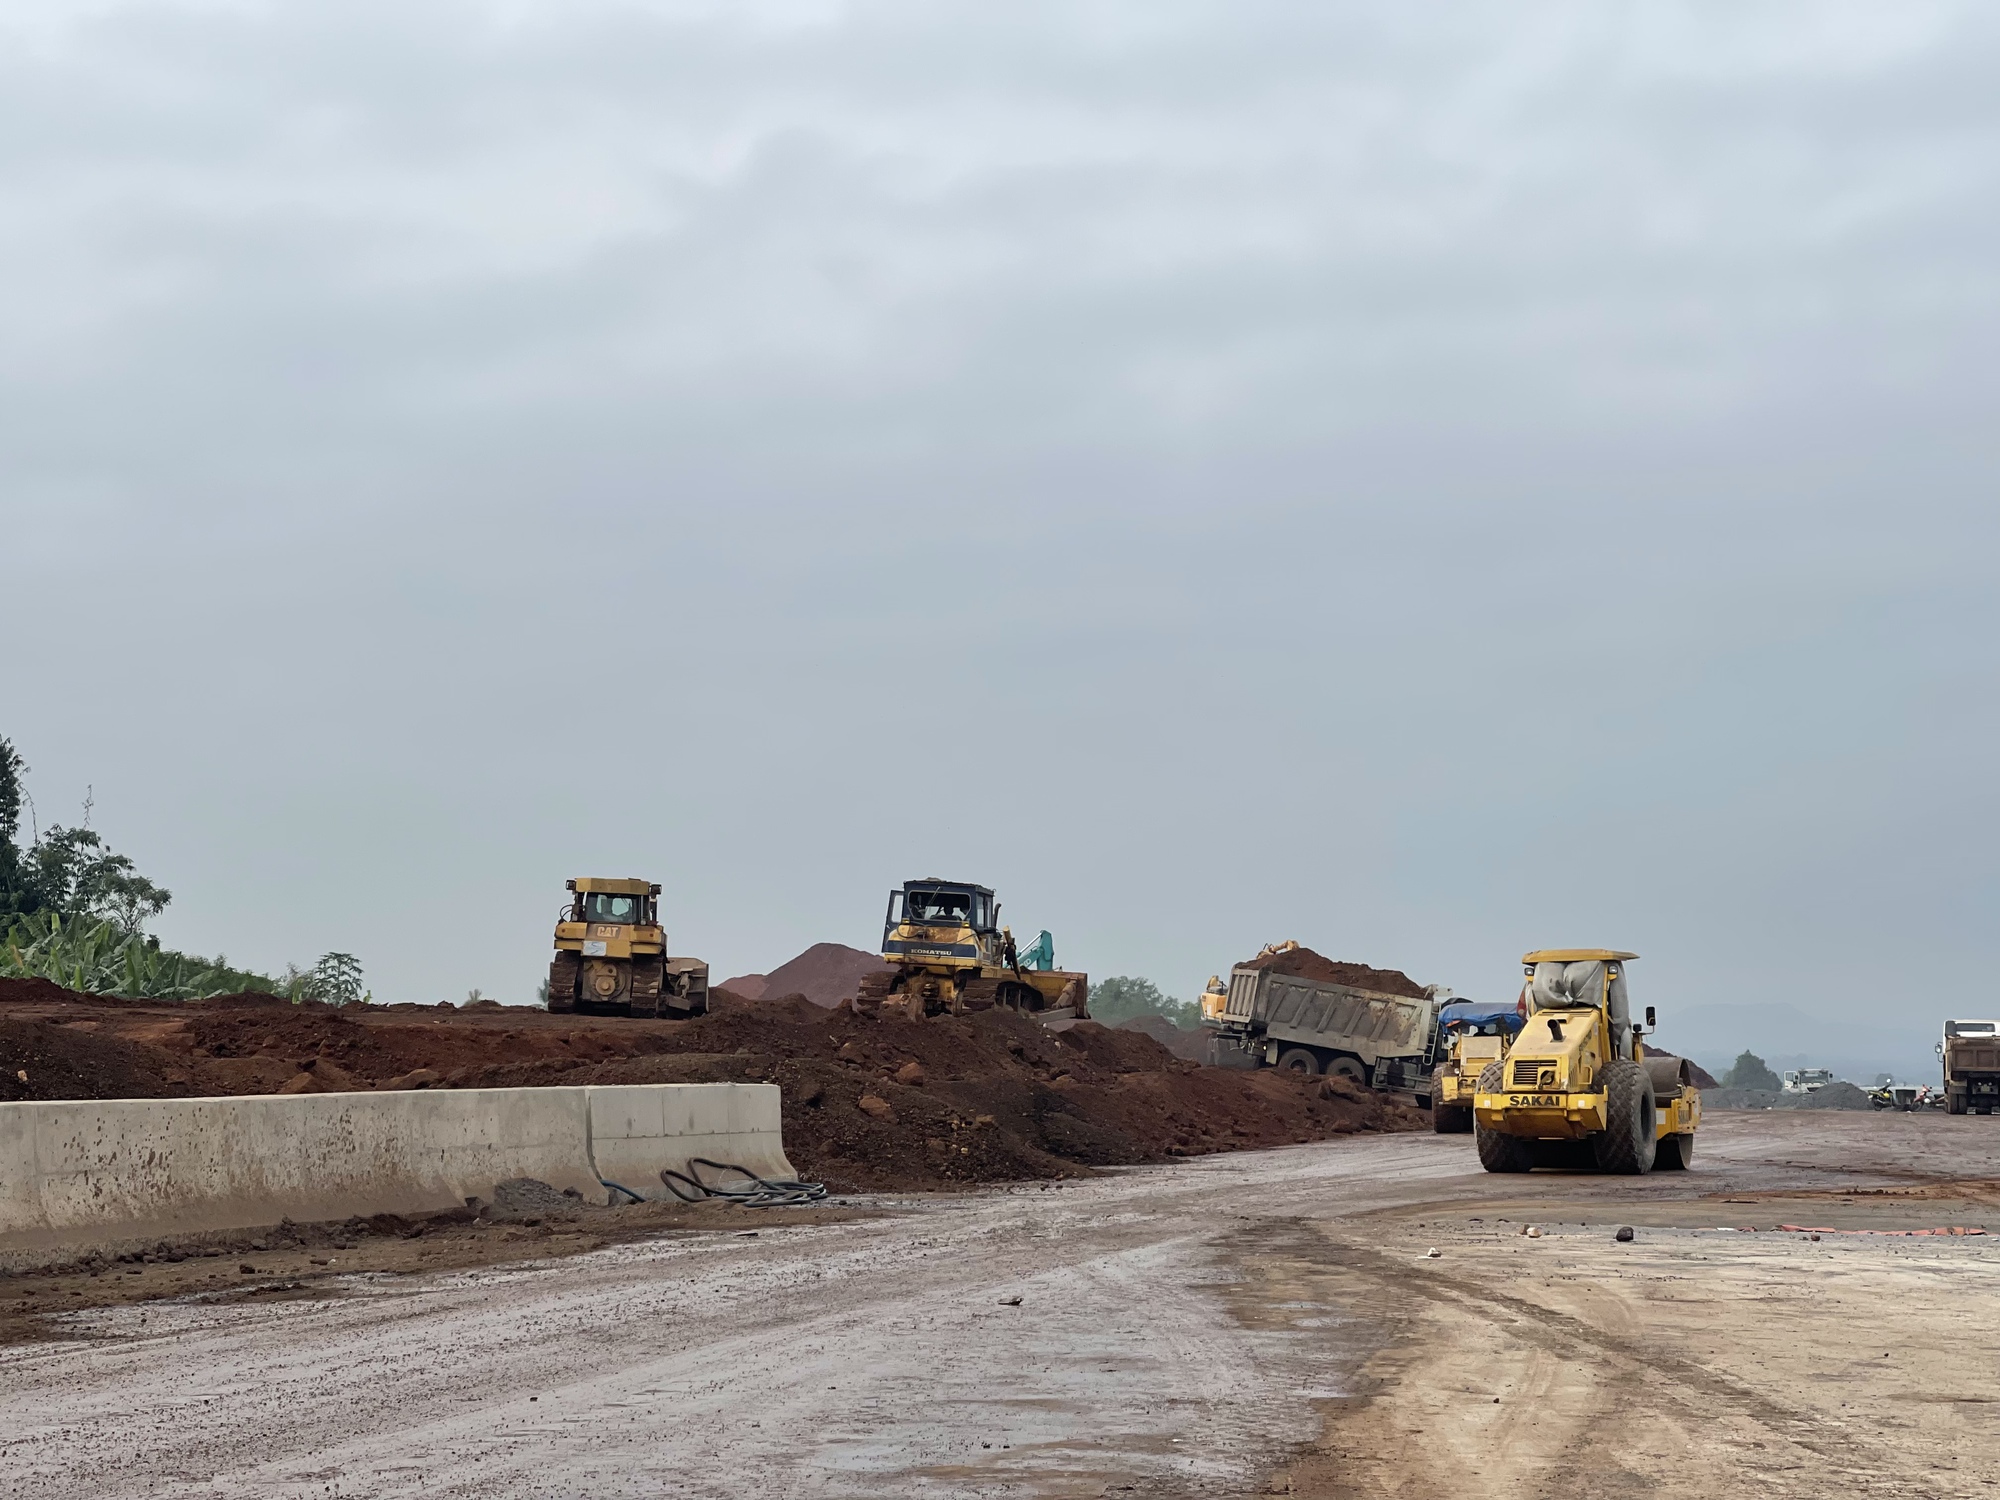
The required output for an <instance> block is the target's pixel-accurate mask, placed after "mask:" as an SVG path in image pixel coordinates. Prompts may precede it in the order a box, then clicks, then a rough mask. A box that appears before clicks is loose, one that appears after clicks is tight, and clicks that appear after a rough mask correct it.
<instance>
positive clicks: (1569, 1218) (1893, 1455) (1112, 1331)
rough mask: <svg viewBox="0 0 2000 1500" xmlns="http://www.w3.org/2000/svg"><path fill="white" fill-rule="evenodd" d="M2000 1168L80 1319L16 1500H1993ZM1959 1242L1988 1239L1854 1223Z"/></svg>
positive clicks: (1027, 1205) (901, 1234)
mask: <svg viewBox="0 0 2000 1500" xmlns="http://www.w3.org/2000/svg"><path fill="white" fill-rule="evenodd" d="M1996 1148H2000V1121H1994V1120H1984V1119H1977V1118H1967V1119H1949V1118H1945V1117H1942V1116H1921V1117H1918V1116H1899V1117H1893V1118H1885V1117H1882V1116H1874V1115H1843V1116H1838V1117H1835V1116H1832V1115H1830V1114H1829V1115H1821V1116H1816V1117H1815V1116H1807V1115H1801V1114H1761V1115H1749V1114H1738V1115H1716V1116H1711V1117H1710V1119H1709V1121H1708V1122H1707V1123H1706V1124H1705V1126H1704V1128H1703V1131H1702V1136H1701V1149H1700V1153H1699V1159H1698V1161H1697V1164H1696V1170H1694V1171H1692V1172H1689V1173H1686V1174H1662V1175H1656V1176H1653V1177H1649V1178H1643V1179H1607V1178H1599V1177H1593V1176H1584V1175H1570V1174H1552V1173H1536V1174H1534V1175H1532V1176H1530V1177H1526V1178H1495V1177H1489V1176H1486V1175H1485V1174H1483V1173H1481V1172H1480V1171H1479V1170H1478V1168H1477V1164H1476V1161H1475V1160H1474V1157H1473V1153H1472V1146H1471V1142H1470V1140H1469V1138H1466V1137H1434V1136H1421V1135H1393V1136H1357V1137H1352V1138H1348V1139H1344V1140H1338V1141H1330V1142H1320V1143H1315V1144H1312V1145H1305V1146H1296V1147H1288V1148H1284V1149H1279V1150H1273V1151H1265V1152H1249V1153H1240V1154H1234V1155H1228V1156H1215V1157H1206V1158H1202V1159H1199V1160H1194V1161H1189V1162H1184V1163H1179V1164H1175V1165H1170V1166H1160V1167H1141V1168H1135V1169H1129V1170H1124V1171H1120V1172H1118V1173H1116V1174H1113V1175H1109V1176H1104V1177H1099V1178H1094V1179H1090V1180H1087V1181H1081V1182H1069V1183H1065V1184H1060V1185H1046V1186H1045V1185H1041V1184H1030V1185H1026V1186H1021V1187H1014V1188H997V1189H987V1190H982V1191H979V1192H974V1193H967V1194H963V1195H951V1196H940V1197H933V1198H889V1199H880V1200H875V1201H874V1202H873V1204H872V1212H871V1213H869V1214H868V1215H867V1216H865V1217H861V1218H855V1219H848V1220H844V1221H836V1222H819V1223H796V1222H787V1221H786V1220H785V1219H784V1218H783V1217H781V1216H779V1215H778V1214H775V1213H774V1214H771V1215H768V1216H765V1217H762V1218H758V1219H756V1220H754V1221H750V1220H748V1219H747V1218H746V1220H745V1223H746V1224H752V1223H754V1228H755V1229H756V1233H755V1234H754V1235H752V1234H750V1233H748V1232H747V1231H746V1230H741V1229H727V1228H725V1229H719V1230H716V1231H713V1232H703V1233H696V1234H679V1235H676V1236H673V1237H671V1238H662V1239H640V1240H637V1241H633V1242H627V1243H621V1244H615V1245H608V1246H606V1247H604V1248H603V1249H600V1250H596V1251H592V1252H590V1253H586V1254H581V1255H575V1256H571V1257H568V1258H563V1259H559V1260H547V1261H539V1262H528V1263H522V1264H514V1265H498V1266H478V1267H470V1268H464V1269H459V1270H445V1271H426V1270H423V1269H421V1268H413V1269H410V1270H408V1271H404V1272H401V1273H397V1272H391V1271H370V1272H362V1273H357V1274H325V1275H322V1276H321V1277H320V1278H319V1279H316V1280H311V1281H306V1282H303V1283H301V1285H300V1287H299V1288H298V1290H297V1291H296V1292H295V1293H294V1294H293V1295H292V1296H290V1297H288V1298H285V1299H279V1300H264V1301H244V1300H241V1299H229V1298H225V1297H220V1296H217V1297H208V1296H204V1295H194V1296H187V1297H182V1298H178V1299H171V1300H158V1301H142V1302H135V1303H129V1304H125V1305H110V1306H99V1307H94V1308H91V1309H89V1310H87V1311H82V1312H76V1313H70V1314H67V1315H63V1316H61V1317H57V1318H52V1319H49V1320H47V1321H48V1322H49V1325H50V1326H49V1327H48V1329H47V1330H46V1331H47V1333H48V1335H49V1336H48V1337H45V1338H43V1339H42V1340H41V1341H39V1342H31V1343H24V1344H17V1345H14V1346H12V1347H10V1348H6V1349H4V1350H0V1496H20V1497H28V1496H34V1497H37V1500H42V1497H69V1496H74V1497H79V1500H81V1497H93V1500H95V1497H110V1496H148V1497H157V1496H216V1497H235V1496H244V1497H248V1496H271V1497H299V1500H305V1497H320V1500H328V1497H340V1496H350V1497H389V1496H478V1497H489V1500H491V1497H516V1496H519V1497H527V1496H551V1497H571V1496H575V1497H586V1496H588V1497H593V1500H615V1497H624V1496H660V1495H675V1496H731V1497H736V1496H744V1495H759V1496H829V1497H887V1496H940V1497H943V1496H1099V1495H1111V1496H1120V1495H1134V1496H1144V1495H1154V1496H1181V1495H1186V1496H1231V1495H1250V1494H1270V1493H1280V1494H1284V1493H1289V1494H1296V1495H1319V1496H1349V1495H1354V1496H1359V1495H1364V1494H1365V1495H1370V1496H1379V1495H1387V1496H1410V1497H1416V1496H1426V1497H1428V1496H1432V1495H1436V1494H1455V1493H1459V1492H1461V1491H1474V1492H1477V1493H1479V1494H1480V1495H1482V1496H1489V1497H1512V1496H1520V1497H1531V1496H1532V1497H1551V1500H1567V1497H1570V1496H1577V1497H1583V1496H1598V1495H1626V1494H1641V1493H1643V1494H1646V1495H1648V1496H1650V1497H1680V1496H1687V1497H1695V1496H1700V1497H1702V1500H1714V1497H1717V1496H1723V1495H1733V1494H1750V1493H1756V1494H1760V1495H1776V1496H1801V1497H1803V1496H1817V1495H1826V1494H1834V1493H1849V1494H1860V1495H1883V1496H1971V1495H1991V1494H1992V1493H1993V1492H1994V1485H1995V1483H1996V1481H2000V1462H1996V1455H2000V1445H1997V1444H1996V1440H1995V1437H1994V1434H1995V1433H1996V1432H1997V1431H2000V1353H1996V1351H2000V1182H1996V1180H1995V1179H1996V1178H2000V1171H1996V1170H1995V1162H1996V1160H2000V1150H1996ZM1529 1224H1532V1225H1534V1226H1535V1228H1536V1229H1537V1230H1538V1231H1539V1232H1538V1233H1536V1234H1534V1235H1529V1234H1525V1233H1522V1232H1521V1231H1522V1230H1523V1229H1524V1228H1525V1227H1526V1226H1527V1225H1529ZM1621 1225H1625V1226H1630V1227H1632V1229H1633V1230H1634V1235H1633V1238H1632V1239H1631V1241H1630V1242H1620V1241H1618V1240H1616V1239H1615V1238H1614V1230H1615V1229H1616V1228H1617V1227H1618V1226H1621ZM1781 1225H1797V1226H1801V1229H1799V1230H1795V1231H1793V1230H1784V1229H1781V1228H1780V1227H1779V1226H1781ZM1951 1226H1957V1227H1960V1228H1965V1227H1970V1226H1980V1227H1986V1228H1990V1229H1993V1230H1995V1231H1996V1233H1995V1234H1993V1235H1991V1236H1976V1235H1959V1236H1928V1235H1927V1236H1922V1237H1905V1236H1900V1235H1890V1234H1884V1233H1859V1232H1855V1231H1884V1230H1906V1229H1932V1228H1939V1227H1951ZM1812 1232H1817V1233H1818V1234H1819V1238H1818V1239H1813V1238H1811V1233H1812ZM1433 1249H1434V1250H1436V1251H1437V1255H1436V1256H1435V1257H1433V1256H1431V1255H1430V1254H1429V1253H1428V1252H1430V1251H1431V1250H1433ZM5 1294H6V1289H5V1288H4V1287H0V1295H5ZM1017 1299H1018V1300H1017Z"/></svg>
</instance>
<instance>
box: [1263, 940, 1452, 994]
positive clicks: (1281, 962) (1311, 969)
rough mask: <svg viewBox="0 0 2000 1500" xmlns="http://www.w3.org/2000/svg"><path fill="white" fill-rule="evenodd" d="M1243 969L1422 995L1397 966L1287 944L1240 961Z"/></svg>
mask: <svg viewBox="0 0 2000 1500" xmlns="http://www.w3.org/2000/svg"><path fill="white" fill-rule="evenodd" d="M1242 967H1244V968H1246V969H1269V970H1271V971H1272V972H1274V973H1278V974H1290V975H1293V976H1295V977H1297V978H1299V979H1317V980H1319V981H1320V982H1321V983H1323V984H1345V985H1350V986H1352V987H1353V988H1355V989H1357V990H1368V991H1371V992H1372V993H1374V994H1377V995H1404V996H1407V997H1408V998H1410V999H1412V1000H1421V999H1423V998H1424V987H1423V986H1422V985H1420V984H1418V983H1417V982H1416V980H1414V979H1412V978H1410V976H1409V975H1407V974H1405V973H1404V972H1403V971H1402V970H1401V969H1376V968H1370V967H1369V966H1368V965H1367V964H1351V963H1342V962H1341V961H1339V960H1338V959H1332V958H1327V957H1325V956H1323V955H1321V954H1318V953H1315V952H1313V950H1312V949H1310V948H1289V949H1286V950H1284V951H1282V952H1278V953H1270V954H1265V955H1263V956H1262V957H1258V958H1253V959H1250V960H1249V961H1248V962H1246V963H1245V964H1243V965H1242Z"/></svg>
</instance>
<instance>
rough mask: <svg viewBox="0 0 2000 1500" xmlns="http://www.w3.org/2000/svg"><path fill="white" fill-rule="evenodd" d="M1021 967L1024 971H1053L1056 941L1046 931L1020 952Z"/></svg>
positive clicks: (1045, 929)
mask: <svg viewBox="0 0 2000 1500" xmlns="http://www.w3.org/2000/svg"><path fill="white" fill-rule="evenodd" d="M1020 958H1021V967H1022V968H1024V969H1045V970H1046V969H1053V968H1054V967H1055V966H1056V940H1055V939H1054V938H1052V937H1050V936H1049V934H1048V929H1047V928H1044V929H1043V930H1042V935H1041V936H1040V937H1038V938H1036V939H1035V940H1034V942H1032V943H1030V944H1029V945H1028V946H1027V947H1025V948H1023V949H1021V952H1020Z"/></svg>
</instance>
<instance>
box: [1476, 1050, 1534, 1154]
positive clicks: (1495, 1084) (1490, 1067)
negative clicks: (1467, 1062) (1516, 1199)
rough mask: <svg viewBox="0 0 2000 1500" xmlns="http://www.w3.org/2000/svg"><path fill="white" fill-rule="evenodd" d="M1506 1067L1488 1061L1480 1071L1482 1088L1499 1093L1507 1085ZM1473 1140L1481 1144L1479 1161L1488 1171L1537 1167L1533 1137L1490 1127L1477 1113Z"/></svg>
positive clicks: (1478, 1145) (1486, 1092) (1483, 1092)
mask: <svg viewBox="0 0 2000 1500" xmlns="http://www.w3.org/2000/svg"><path fill="white" fill-rule="evenodd" d="M1506 1071H1507V1070H1506V1067H1505V1065H1504V1064H1501V1063H1497V1062H1494V1063H1488V1064H1487V1065H1486V1067H1485V1069H1484V1070H1483V1071H1482V1072H1481V1073H1480V1075H1479V1092H1480V1093H1482V1094H1497V1093H1499V1092H1500V1090H1501V1089H1503V1088H1504V1087H1506ZM1472 1143H1473V1145H1475V1146H1477V1147H1478V1148H1479V1165H1480V1166H1482V1167H1484V1168H1486V1170H1487V1171H1489V1172H1532V1171H1533V1170H1534V1169H1535V1143H1534V1142H1533V1141H1525V1140H1522V1139H1521V1137H1519V1136H1518V1135H1505V1134H1503V1133H1502V1132H1500V1131H1498V1130H1488V1129H1487V1128H1486V1127H1485V1126H1484V1125H1482V1124H1480V1123H1479V1117H1478V1116H1477V1115H1476V1114H1475V1115H1474V1116H1473V1118H1472Z"/></svg>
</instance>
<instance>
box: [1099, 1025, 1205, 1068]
mask: <svg viewBox="0 0 2000 1500" xmlns="http://www.w3.org/2000/svg"><path fill="white" fill-rule="evenodd" d="M1118 1029H1119V1030H1120V1031H1136V1032H1139V1033H1141V1034H1142V1035H1145V1036H1149V1037H1151V1038H1152V1039H1153V1040H1154V1041H1156V1042H1158V1043H1159V1044H1160V1045H1161V1046H1162V1047H1165V1048H1166V1049H1167V1050H1168V1051H1169V1052H1171V1053H1173V1055H1174V1056H1175V1057H1178V1058H1181V1059H1182V1060H1184V1061H1186V1062H1207V1061H1208V1060H1209V1054H1210V1052H1211V1051H1212V1050H1213V1049H1212V1048H1211V1047H1210V1045H1209V1034H1208V1033H1207V1032H1206V1031H1204V1030H1202V1029H1201V1028H1200V1027H1199V1026H1176V1025H1175V1024H1174V1023H1173V1022H1172V1021H1169V1020H1168V1019H1167V1018H1166V1017H1165V1016H1131V1017H1128V1018H1127V1019H1125V1020H1123V1021H1120V1022H1119V1023H1118Z"/></svg>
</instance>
